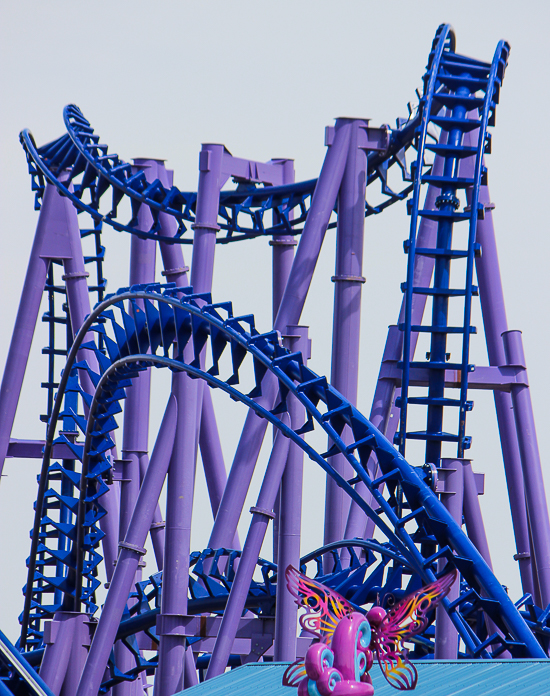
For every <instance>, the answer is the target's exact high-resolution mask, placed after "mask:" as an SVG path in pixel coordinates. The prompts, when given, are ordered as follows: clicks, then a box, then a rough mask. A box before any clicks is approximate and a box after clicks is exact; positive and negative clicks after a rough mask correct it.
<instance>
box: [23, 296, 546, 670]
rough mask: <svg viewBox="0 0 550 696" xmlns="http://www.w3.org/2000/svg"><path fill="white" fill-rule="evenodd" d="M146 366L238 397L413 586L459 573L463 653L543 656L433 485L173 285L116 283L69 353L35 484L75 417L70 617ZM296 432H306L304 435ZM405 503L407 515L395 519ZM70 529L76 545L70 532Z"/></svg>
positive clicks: (222, 313)
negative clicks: (403, 568) (352, 512)
mask: <svg viewBox="0 0 550 696" xmlns="http://www.w3.org/2000/svg"><path fill="white" fill-rule="evenodd" d="M138 300H141V301H142V302H143V303H144V307H145V310H144V311H142V310H140V309H139V307H138V306H137V301H138ZM90 329H92V330H93V331H96V332H98V333H99V334H100V335H101V336H102V337H103V340H104V341H105V346H106V352H107V354H104V353H103V352H102V351H101V350H100V349H99V348H98V347H97V346H96V345H95V343H93V342H90V343H87V344H85V345H84V346H83V347H85V348H87V349H90V350H93V351H94V353H95V355H96V356H97V359H98V363H99V366H100V373H97V374H96V373H94V372H93V371H92V370H91V369H90V367H89V366H88V365H87V363H76V352H77V351H78V349H79V347H80V346H81V345H82V341H83V338H84V336H85V335H86V333H87V332H88V331H89V330H90ZM185 346H192V349H193V355H194V359H193V360H192V361H190V362H188V363H185V362H184V361H183V358H182V355H183V349H184V347H185ZM228 348H229V350H227V349H228ZM148 351H150V352H148ZM203 351H205V352H206V356H207V361H208V364H209V367H208V368H206V367H204V368H202V367H201V363H200V356H201V354H202V353H203ZM151 366H157V367H158V366H166V367H168V368H170V369H171V370H178V371H179V370H183V371H185V372H187V373H188V374H189V375H191V376H192V377H197V378H201V379H203V380H205V381H206V382H207V383H208V384H209V386H211V387H212V388H218V389H221V390H223V391H224V392H226V393H227V394H228V395H229V396H230V397H231V398H232V399H234V400H235V401H239V402H241V403H243V404H245V405H246V406H248V407H249V408H251V409H252V410H254V411H255V412H256V413H257V415H258V416H260V417H263V418H266V419H267V420H268V421H270V422H271V423H272V424H273V425H275V426H276V427H277V428H278V429H279V430H281V431H282V432H283V433H284V434H285V435H286V436H287V437H289V438H290V439H291V440H292V441H293V442H295V443H296V444H297V445H298V446H299V447H301V448H302V449H303V450H304V452H305V453H306V454H307V455H308V456H309V458H310V459H311V460H312V461H314V462H316V463H317V464H318V465H319V466H321V467H322V468H323V470H324V471H326V472H327V473H328V474H329V475H330V476H331V477H332V478H333V479H334V480H336V481H337V483H338V485H339V486H341V487H342V488H343V489H344V490H345V491H346V493H347V494H348V495H349V496H350V497H351V498H352V499H353V500H354V501H355V502H357V504H358V505H359V506H360V507H361V508H362V509H363V510H364V511H365V513H366V514H367V515H368V516H369V517H371V518H372V519H373V520H374V521H375V523H376V526H377V527H378V529H379V530H380V531H381V532H382V533H383V534H384V535H385V537H386V539H387V540H388V541H389V542H390V543H391V544H392V546H393V548H394V549H395V551H396V552H397V553H399V554H400V555H401V556H402V557H403V558H404V559H405V561H406V564H407V565H409V566H410V567H411V568H412V569H413V570H414V572H415V573H416V574H417V575H418V576H419V577H420V578H422V580H424V581H431V580H433V578H434V572H435V563H436V561H438V560H439V559H445V560H446V561H447V563H448V564H451V565H452V566H455V567H457V568H458V570H459V571H460V573H461V575H462V578H463V583H462V589H461V594H460V596H459V598H458V599H457V600H456V601H454V602H453V603H452V605H449V603H448V602H446V609H447V610H448V611H449V613H450V616H451V618H452V621H453V623H454V624H455V626H456V627H457V629H458V631H459V633H460V635H461V638H462V640H463V642H464V644H465V646H466V650H467V652H468V653H469V654H471V655H474V656H476V657H478V656H481V657H491V656H493V657H495V656H498V654H499V653H500V652H501V651H502V650H505V649H508V650H510V651H511V652H512V653H513V654H514V655H515V656H531V657H544V651H543V650H542V648H541V647H540V645H539V643H538V642H537V640H536V638H535V637H534V635H533V633H532V632H531V630H530V629H529V627H528V626H527V625H526V623H525V622H524V620H523V619H522V617H521V616H520V614H519V612H518V611H517V609H516V608H515V606H514V605H513V603H512V602H511V600H510V599H509V597H508V595H507V594H506V592H505V590H504V589H503V587H502V586H501V585H500V583H499V582H498V580H497V579H496V578H495V577H494V575H493V573H492V572H491V571H490V569H489V568H488V567H487V565H486V564H485V562H484V561H483V559H482V558H481V556H480V554H479V553H478V552H477V550H476V549H475V547H474V546H473V544H472V543H471V542H470V541H469V539H468V538H467V537H466V535H465V534H464V533H463V532H462V530H461V529H460V527H459V526H458V525H457V524H456V523H455V522H454V520H453V519H452V517H451V516H450V514H449V513H448V511H447V510H446V509H445V507H444V506H443V505H442V503H441V502H440V501H439V499H438V497H437V495H436V494H435V493H434V491H433V490H432V489H431V487H430V484H429V478H428V473H427V472H426V471H425V470H424V469H423V468H421V469H415V468H413V467H411V466H410V465H409V464H408V463H407V462H406V461H405V459H404V458H403V457H402V455H400V454H399V452H397V451H396V450H395V449H394V447H393V446H392V445H391V444H390V443H389V442H388V440H387V439H386V438H385V437H384V436H383V435H382V434H381V433H380V432H379V431H378V430H377V429H376V428H374V427H373V426H372V424H371V423H370V422H369V421H368V420H367V419H366V418H365V417H364V416H363V415H362V414H360V413H359V411H358V410H357V409H356V408H355V407H353V406H352V405H351V404H350V403H349V402H348V401H347V400H346V399H345V398H344V397H342V396H341V395H340V394H339V393H338V392H337V391H336V390H334V389H333V388H332V387H331V386H330V385H329V384H328V383H327V381H326V379H325V378H324V377H321V376H319V375H317V374H316V373H315V372H313V370H311V369H309V368H308V367H306V366H305V365H304V364H303V360H302V356H301V354H300V353H290V352H289V351H288V350H287V349H285V348H283V347H282V346H281V345H280V338H279V335H278V334H277V333H276V332H270V333H267V334H260V333H259V332H258V331H257V330H256V328H255V323H254V318H253V316H252V315H248V316H244V317H234V316H233V314H232V309H231V303H221V304H212V303H211V299H210V296H208V295H193V294H192V290H191V289H181V288H175V287H172V286H165V287H160V286H158V285H157V286H153V287H134V288H131V289H127V288H125V289H122V290H121V291H120V292H119V293H118V294H116V295H113V296H110V297H109V298H108V299H106V300H105V301H104V302H103V303H101V304H100V305H99V306H97V307H96V308H95V310H94V311H93V312H92V314H91V315H90V317H89V318H88V320H87V321H86V322H85V324H84V325H83V326H82V328H81V330H80V332H79V334H78V336H77V338H76V340H75V343H74V344H73V346H72V348H71V353H70V355H69V359H68V363H67V367H66V369H65V372H64V374H63V377H62V382H61V385H60V389H59V393H58V397H57V400H56V403H55V405H54V411H53V415H52V419H51V422H50V428H49V432H48V438H47V443H46V448H45V456H44V469H43V471H44V476H43V477H42V479H43V481H44V482H45V481H46V480H47V471H48V469H49V468H50V461H49V457H50V454H51V447H52V444H53V442H54V441H64V442H65V441H66V436H65V435H64V434H62V433H60V434H59V436H58V437H57V439H56V423H57V419H58V417H59V416H60V415H62V416H63V417H64V418H65V417H67V418H73V419H74V422H75V424H76V426H77V427H78V428H79V429H80V430H81V431H82V432H83V433H84V434H85V440H84V442H82V443H78V444H77V443H71V445H72V447H73V448H74V449H73V451H74V452H75V456H76V458H77V459H78V460H80V462H81V463H82V471H81V481H82V482H84V485H82V484H80V486H79V487H80V493H79V495H77V494H76V489H77V488H78V487H77V486H76V479H77V476H76V473H74V474H71V475H72V476H73V479H74V481H75V495H73V497H72V498H71V500H70V501H67V504H68V505H69V507H70V509H71V511H72V514H73V521H74V522H78V521H80V522H81V523H82V526H81V527H80V528H81V529H83V530H84V534H83V535H80V536H79V537H78V542H80V544H78V543H77V548H76V553H72V554H70V553H68V554H66V555H65V558H64V560H63V563H64V564H65V569H64V570H63V576H62V577H56V578H55V579H54V580H51V585H52V589H55V588H56V587H59V586H60V585H61V584H62V583H65V586H64V595H65V598H69V599H71V598H72V601H73V605H74V607H75V608H76V609H77V610H78V607H79V606H80V602H81V601H83V602H84V603H85V604H86V603H88V604H89V605H90V606H91V603H93V581H94V573H95V568H96V566H97V559H98V556H99V553H98V551H97V546H98V544H99V537H100V534H98V530H97V521H98V520H99V519H100V517H101V516H102V515H103V514H104V510H103V509H102V507H101V494H102V491H104V490H105V488H106V486H107V483H106V481H108V480H109V475H110V473H109V472H110V469H111V463H110V458H109V450H110V448H111V447H112V446H113V441H112V439H111V437H110V433H111V432H112V431H113V429H114V428H116V427H117V424H116V420H115V415H116V413H117V412H118V411H120V404H119V402H120V400H122V399H124V397H125V391H124V389H125V387H127V386H129V384H130V383H131V379H132V378H133V376H135V375H136V374H137V373H138V372H139V371H142V370H145V369H147V368H148V367H151ZM77 370H86V371H87V372H88V374H89V375H90V377H91V379H92V381H93V383H94V384H95V385H96V392H95V394H94V395H93V397H91V396H90V395H87V394H85V393H84V392H83V391H82V389H81V388H80V387H79V385H78V380H77V375H76V372H77ZM268 372H269V373H271V374H272V375H274V376H275V378H276V379H277V381H278V384H279V393H280V401H279V403H278V405H277V406H276V407H275V408H274V409H273V410H272V411H267V410H265V409H264V408H263V407H262V406H260V405H259V403H258V402H257V400H256V399H257V398H258V397H259V396H260V395H261V390H262V380H263V379H264V377H265V375H266V373H268ZM245 373H246V374H247V375H248V377H247V378H246V379H245V380H244V382H245V383H247V386H246V389H245V390H242V387H240V379H241V377H242V376H243V375H244V374H245ZM250 387H251V388H250ZM71 390H73V391H75V390H78V391H79V392H80V394H81V396H82V398H83V400H84V401H85V402H86V403H87V404H88V406H89V409H90V415H89V419H88V421H86V420H85V419H84V418H83V417H81V416H78V415H77V413H76V412H75V411H74V410H73V409H72V408H65V409H64V410H63V413H61V405H62V400H63V395H64V393H65V392H67V393H69V392H70V391H71ZM289 393H292V394H293V396H294V397H295V398H297V399H298V400H299V401H300V402H301V403H302V404H303V405H304V407H305V409H306V412H307V420H306V422H305V424H304V425H303V426H302V427H301V428H299V429H297V430H292V429H291V428H290V427H288V426H286V425H285V424H284V423H282V422H281V421H280V420H279V418H278V415H279V414H281V413H282V412H284V411H285V410H286V399H287V396H288V394H289ZM346 426H348V427H349V428H350V430H351V432H352V433H353V442H352V443H351V444H349V445H346V444H345V443H344V441H343V439H342V432H343V430H344V428H345V427H346ZM314 428H322V430H323V431H324V432H325V433H326V435H328V437H329V438H330V439H331V440H332V442H333V443H334V445H333V447H331V449H330V450H329V451H328V452H325V453H318V452H317V451H316V450H315V449H314V448H313V447H312V446H311V445H309V444H308V442H307V433H308V432H310V431H311V430H313V429H314ZM304 434H305V435H306V437H305V438H302V435H304ZM338 452H340V453H342V454H343V455H344V456H345V457H346V459H347V460H348V462H349V463H350V464H351V465H352V467H353V469H354V470H355V472H356V474H357V478H355V479H352V480H351V481H346V480H345V479H343V478H342V477H341V476H340V475H339V474H338V473H337V472H336V471H335V470H334V469H333V468H332V466H331V464H330V457H331V456H333V455H334V454H336V453H338ZM373 452H374V453H375V454H376V456H377V459H378V461H379V463H380V467H381V471H382V474H381V476H380V477H379V478H378V479H376V480H372V479H371V478H370V477H369V475H368V473H367V468H366V464H367V461H368V458H369V456H370V454H371V453H373ZM53 466H56V465H53ZM356 480H361V481H363V482H364V483H365V485H366V487H367V488H368V490H369V492H370V493H371V494H372V496H373V498H374V500H375V501H376V505H378V508H377V509H376V510H373V509H371V508H370V507H369V506H368V505H367V504H366V502H365V501H364V500H363V498H361V497H360V496H359V495H358V494H357V492H356V491H355V489H354V488H353V484H354V483H355V482H356ZM43 486H44V487H45V483H44V484H43ZM382 490H383V491H384V492H382ZM399 490H401V491H403V494H404V496H405V502H404V504H401V502H400V501H398V499H397V497H398V496H397V492H398V491H399ZM44 496H45V490H42V491H41V492H40V495H39V498H38V501H37V508H36V509H37V515H36V524H35V528H34V533H33V549H32V552H31V557H30V567H29V580H31V579H33V578H35V582H34V583H33V582H32V580H31V581H30V582H29V583H28V585H27V595H26V607H25V615H24V617H23V629H24V632H25V631H26V624H27V623H28V622H29V618H30V612H31V607H34V608H35V609H36V608H37V599H36V598H37V597H38V596H39V593H40V592H44V581H45V580H44V577H41V578H39V582H38V584H37V583H36V577H37V576H36V574H35V568H36V559H37V557H38V556H37V550H38V548H39V544H40V543H43V540H44V539H45V538H47V533H45V532H44V525H45V524H46V525H47V524H50V525H52V526H55V523H53V522H52V521H49V520H45V519H44V518H43V516H42V505H43V501H44ZM403 508H404V509H405V512H406V514H405V515H404V516H403V515H402V514H401V511H402V509H403ZM78 527H79V525H78V524H77V529H78ZM41 530H42V531H41ZM45 531H46V532H47V530H45ZM68 531H69V536H71V534H72V535H73V538H74V531H72V532H71V531H70V530H68ZM74 550H75V549H74V546H73V551H74ZM41 554H42V555H41V557H42V558H43V559H46V558H47V557H48V554H50V558H53V557H54V556H55V554H54V553H51V552H49V551H48V550H47V549H46V548H45V547H44V546H43V547H41ZM57 561H59V558H58V557H56V562H57ZM82 578H83V579H84V581H83V580H82ZM82 584H83V585H84V587H83V589H82V591H81V589H80V588H81V586H82ZM42 607H43V605H42ZM43 608H44V609H45V607H43ZM38 609H40V607H38ZM39 614H40V611H38V612H36V613H35V615H34V616H35V618H39ZM485 616H487V617H489V618H490V619H491V621H492V622H494V624H496V626H497V627H498V630H499V631H500V634H499V633H497V632H495V633H494V634H493V635H487V633H486V629H485V628H484V627H485V625H486V621H485V618H484V617H485ZM489 646H492V653H489V652H488V648H489Z"/></svg>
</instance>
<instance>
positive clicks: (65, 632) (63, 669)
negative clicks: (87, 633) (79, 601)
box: [40, 611, 80, 696]
mask: <svg viewBox="0 0 550 696" xmlns="http://www.w3.org/2000/svg"><path fill="white" fill-rule="evenodd" d="M75 616H80V614H78V613H76V612H69V611H62V612H57V614H56V616H55V620H54V621H51V622H49V623H48V624H46V626H47V628H46V627H45V630H44V643H45V645H46V650H45V651H44V657H43V658H42V664H41V665H40V676H41V677H42V679H43V680H44V681H45V682H46V684H47V685H48V686H49V687H50V689H51V690H52V691H53V692H54V694H55V695H56V696H59V693H60V692H61V687H62V685H63V681H64V679H65V675H66V673H67V667H68V665H69V658H70V656H71V647H72V645H73V642H74V634H75V622H74V617H75ZM52 629H54V630H55V633H56V634H57V635H55V636H52V635H51V633H52Z"/></svg>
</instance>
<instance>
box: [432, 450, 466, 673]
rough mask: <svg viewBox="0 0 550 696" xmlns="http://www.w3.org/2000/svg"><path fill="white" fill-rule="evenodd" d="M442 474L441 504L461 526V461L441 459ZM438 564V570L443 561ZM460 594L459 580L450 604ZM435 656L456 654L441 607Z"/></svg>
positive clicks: (452, 634) (449, 624)
mask: <svg viewBox="0 0 550 696" xmlns="http://www.w3.org/2000/svg"><path fill="white" fill-rule="evenodd" d="M440 463H441V469H442V472H441V473H442V474H444V475H445V478H444V481H445V492H444V493H441V502H442V503H443V505H444V506H445V507H446V508H447V510H448V511H449V512H450V514H451V515H452V516H453V518H454V520H455V522H456V523H457V524H458V525H460V526H462V502H463V494H464V478H463V474H462V460H461V459H441V460H440ZM439 563H440V570H441V569H442V568H443V566H444V565H445V561H444V560H442V561H440V562H439ZM459 594H460V578H457V580H456V581H455V582H454V583H453V585H452V587H451V589H450V590H449V594H448V595H447V598H448V600H449V601H450V602H452V601H453V600H455V599H457V597H458V595H459ZM435 611H436V623H435V654H434V657H435V659H436V660H456V658H457V652H458V631H457V630H456V628H455V627H454V624H453V622H452V621H451V619H450V618H449V616H448V614H447V612H446V611H445V609H444V608H443V607H442V606H438V607H437V608H436V610H435Z"/></svg>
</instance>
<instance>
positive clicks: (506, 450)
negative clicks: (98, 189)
mask: <svg viewBox="0 0 550 696" xmlns="http://www.w3.org/2000/svg"><path fill="white" fill-rule="evenodd" d="M467 136H468V134H467V135H466V136H465V140H464V143H465V144H466V145H467V144H474V145H475V144H477V135H476V134H475V133H473V134H470V135H469V138H470V143H468V142H467ZM473 168H474V159H473V158H467V159H465V160H463V162H462V163H461V168H460V176H464V177H468V176H472V174H473ZM466 194H467V197H468V201H469V202H470V201H471V192H470V191H468V190H467V191H466ZM479 202H480V203H481V204H482V205H483V207H484V216H483V218H482V219H480V220H478V223H477V230H476V239H477V241H478V242H479V243H480V244H481V250H482V253H481V256H479V257H477V258H476V274H477V280H478V285H479V299H480V302H481V311H482V314H483V326H484V329H485V340H486V342H487V353H488V356H489V365H496V366H500V365H505V363H506V360H505V356H504V345H503V342H502V334H503V333H504V332H505V331H507V330H508V322H507V320H506V308H505V304H504V293H503V290H502V280H501V277H500V269H499V263H498V252H497V245H496V237H495V230H494V225H493V213H492V209H493V207H494V206H493V204H492V203H491V198H490V195H489V188H488V187H487V186H482V187H481V189H480V193H479ZM494 399H495V409H496V413H497V422H498V429H499V434H500V445H501V448H502V458H503V462H504V471H505V475H506V483H507V487H508V497H509V500H510V511H511V514H512V522H513V526H514V536H515V540H516V551H517V553H516V555H515V558H516V559H517V560H518V562H519V572H520V576H521V584H522V587H523V591H524V592H530V593H531V594H533V592H534V584H533V573H532V568H531V549H530V545H529V528H528V523H527V510H526V508H525V492H524V486H523V475H522V468H521V458H520V453H519V446H518V439H517V435H516V432H515V423H514V413H513V410H512V398H511V396H510V394H509V393H507V392H502V391H495V392H494Z"/></svg>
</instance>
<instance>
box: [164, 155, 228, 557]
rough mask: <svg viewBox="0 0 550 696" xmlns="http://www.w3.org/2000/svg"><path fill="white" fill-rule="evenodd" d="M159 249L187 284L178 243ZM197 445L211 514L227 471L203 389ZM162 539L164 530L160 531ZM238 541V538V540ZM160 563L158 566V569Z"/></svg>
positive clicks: (175, 279)
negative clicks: (199, 450)
mask: <svg viewBox="0 0 550 696" xmlns="http://www.w3.org/2000/svg"><path fill="white" fill-rule="evenodd" d="M158 177H159V179H160V181H161V183H162V184H163V185H164V186H166V187H167V188H170V187H171V186H172V183H173V172H172V171H171V170H168V169H166V168H165V167H164V165H159V168H158ZM159 221H160V234H161V235H162V236H165V237H174V236H175V234H176V231H177V227H178V226H177V223H176V221H175V219H174V217H173V216H172V215H167V214H166V213H161V214H160V216H159ZM160 252H161V255H162V262H163V265H164V271H163V272H162V275H163V276H165V277H166V281H167V282H169V283H175V284H176V285H177V286H178V287H187V286H188V285H189V280H188V277H187V272H188V271H189V268H188V267H187V266H186V265H185V262H184V259H183V252H182V249H181V246H180V245H179V244H164V243H162V242H161V243H160ZM199 446H200V449H201V457H202V461H203V466H204V473H205V476H206V483H207V488H208V495H209V497H210V504H211V506H212V512H213V514H214V516H215V515H216V512H217V510H218V506H219V504H220V500H221V496H222V493H223V489H224V487H225V483H226V481H227V473H226V470H225V464H224V459H223V452H222V448H221V444H220V438H219V434H218V428H217V425H216V416H215V413H214V406H213V404H212V397H211V395H210V391H209V390H208V389H206V390H204V391H203V402H202V415H201V419H200V431H199ZM163 538H164V532H163ZM237 543H238V540H237ZM160 567H161V566H159V569H160Z"/></svg>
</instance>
